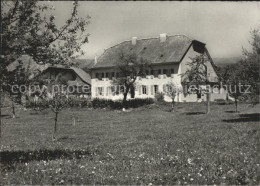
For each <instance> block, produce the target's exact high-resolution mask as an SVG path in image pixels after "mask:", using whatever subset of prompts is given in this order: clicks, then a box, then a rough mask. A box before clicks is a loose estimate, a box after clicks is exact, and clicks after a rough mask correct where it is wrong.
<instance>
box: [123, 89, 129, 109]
mask: <svg viewBox="0 0 260 186" xmlns="http://www.w3.org/2000/svg"><path fill="white" fill-rule="evenodd" d="M128 92H129V87H126V90H125V92H124V98H123V110H125V109H126V99H127V94H128Z"/></svg>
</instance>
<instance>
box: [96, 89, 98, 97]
mask: <svg viewBox="0 0 260 186" xmlns="http://www.w3.org/2000/svg"><path fill="white" fill-rule="evenodd" d="M96 96H98V87H96Z"/></svg>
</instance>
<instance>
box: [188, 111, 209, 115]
mask: <svg viewBox="0 0 260 186" xmlns="http://www.w3.org/2000/svg"><path fill="white" fill-rule="evenodd" d="M200 114H205V112H187V113H186V115H200Z"/></svg>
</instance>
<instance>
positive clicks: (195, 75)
mask: <svg viewBox="0 0 260 186" xmlns="http://www.w3.org/2000/svg"><path fill="white" fill-rule="evenodd" d="M191 60H192V61H191V62H189V63H188V64H187V65H188V66H189V68H188V70H187V71H186V72H185V73H183V74H181V76H182V80H183V83H184V84H186V85H188V86H190V85H195V86H196V87H197V90H201V87H200V86H201V85H203V84H206V86H207V112H206V113H209V112H210V96H211V87H210V86H209V79H208V69H207V65H206V63H207V62H208V61H209V59H208V57H206V56H205V55H204V54H201V55H199V56H196V57H194V58H191ZM197 92H199V91H197Z"/></svg>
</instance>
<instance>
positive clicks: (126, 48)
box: [93, 35, 205, 68]
mask: <svg viewBox="0 0 260 186" xmlns="http://www.w3.org/2000/svg"><path fill="white" fill-rule="evenodd" d="M194 41H196V40H193V39H191V38H189V37H187V36H185V35H174V36H167V39H166V41H165V42H160V38H150V39H140V40H137V42H136V45H132V42H131V41H124V42H122V43H120V44H118V45H115V46H113V47H111V48H109V49H107V50H105V52H104V53H103V54H102V55H101V56H100V57H99V58H98V59H97V63H96V65H94V66H93V68H102V67H113V66H115V64H116V63H117V60H118V59H119V53H125V54H129V53H134V54H136V55H138V56H139V57H143V58H144V59H146V60H148V61H150V62H151V63H152V64H160V63H168V62H177V63H178V62H180V61H181V60H182V58H183V57H184V56H185V54H186V52H187V51H188V49H189V47H190V46H191V44H192V43H193V42H194ZM196 42H198V41H196ZM199 43H201V42H199ZM202 44H203V45H205V44H204V43H202Z"/></svg>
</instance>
